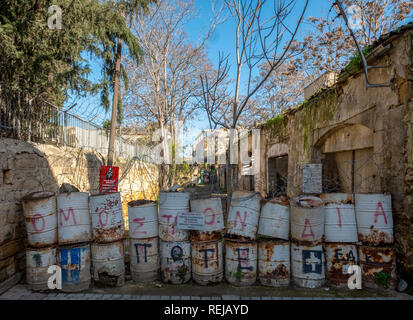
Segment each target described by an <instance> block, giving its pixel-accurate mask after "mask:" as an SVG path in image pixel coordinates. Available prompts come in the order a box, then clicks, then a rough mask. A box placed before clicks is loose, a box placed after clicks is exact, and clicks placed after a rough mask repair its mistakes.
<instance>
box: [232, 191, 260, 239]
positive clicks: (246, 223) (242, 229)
mask: <svg viewBox="0 0 413 320" xmlns="http://www.w3.org/2000/svg"><path fill="white" fill-rule="evenodd" d="M260 209H261V196H260V194H259V193H256V192H249V191H234V192H233V194H232V199H231V206H230V209H229V213H228V221H227V231H226V232H227V234H229V235H233V236H241V237H244V238H248V239H250V240H255V239H256V236H257V230H258V221H259V217H260Z"/></svg>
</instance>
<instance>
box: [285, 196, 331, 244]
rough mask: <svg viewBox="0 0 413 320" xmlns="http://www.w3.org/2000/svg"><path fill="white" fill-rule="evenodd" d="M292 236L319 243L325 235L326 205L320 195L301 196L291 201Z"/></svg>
mask: <svg viewBox="0 0 413 320" xmlns="http://www.w3.org/2000/svg"><path fill="white" fill-rule="evenodd" d="M290 204H291V237H292V239H293V240H297V241H302V242H306V243H312V244H318V243H321V242H322V239H323V236H324V205H323V201H322V200H321V199H320V198H318V197H312V196H300V197H297V198H294V199H292V200H291V201H290Z"/></svg>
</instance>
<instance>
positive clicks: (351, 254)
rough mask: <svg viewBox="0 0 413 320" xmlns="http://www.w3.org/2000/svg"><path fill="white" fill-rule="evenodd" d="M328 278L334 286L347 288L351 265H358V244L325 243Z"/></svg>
mask: <svg viewBox="0 0 413 320" xmlns="http://www.w3.org/2000/svg"><path fill="white" fill-rule="evenodd" d="M324 252H325V258H326V273H327V279H328V281H329V283H330V284H331V285H332V286H335V287H343V288H347V282H348V278H349V277H350V275H349V274H348V273H347V270H348V267H349V266H350V265H357V264H358V260H357V246H356V245H354V244H347V243H325V244H324Z"/></svg>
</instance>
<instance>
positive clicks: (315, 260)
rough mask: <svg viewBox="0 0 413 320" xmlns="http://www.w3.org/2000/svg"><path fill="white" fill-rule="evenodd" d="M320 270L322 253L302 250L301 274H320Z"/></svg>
mask: <svg viewBox="0 0 413 320" xmlns="http://www.w3.org/2000/svg"><path fill="white" fill-rule="evenodd" d="M322 269H323V268H322V252H321V251H317V250H303V273H317V274H321V272H322Z"/></svg>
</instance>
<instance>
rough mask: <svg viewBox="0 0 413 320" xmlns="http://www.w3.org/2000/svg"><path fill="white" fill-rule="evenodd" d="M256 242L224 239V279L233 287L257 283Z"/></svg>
mask: <svg viewBox="0 0 413 320" xmlns="http://www.w3.org/2000/svg"><path fill="white" fill-rule="evenodd" d="M257 257H258V245H257V242H256V241H247V240H238V239H229V238H226V239H225V278H226V279H227V281H228V283H230V284H232V285H234V286H239V287H243V286H252V285H254V284H255V283H256V281H257Z"/></svg>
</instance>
